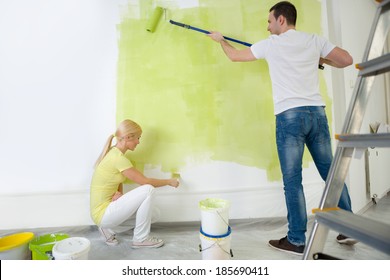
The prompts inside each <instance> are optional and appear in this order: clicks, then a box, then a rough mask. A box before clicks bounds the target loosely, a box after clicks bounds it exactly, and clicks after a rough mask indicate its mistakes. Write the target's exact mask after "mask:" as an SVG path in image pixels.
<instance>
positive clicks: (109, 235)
mask: <svg viewBox="0 0 390 280" xmlns="http://www.w3.org/2000/svg"><path fill="white" fill-rule="evenodd" d="M99 232H100V234H101V235H102V237H103V239H104V241H105V242H106V244H107V245H108V246H116V245H118V244H119V242H118V239H116V237H115V233H114V232H113V231H112V230H110V229H108V228H101V227H99Z"/></svg>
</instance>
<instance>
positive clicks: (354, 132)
mask: <svg viewBox="0 0 390 280" xmlns="http://www.w3.org/2000/svg"><path fill="white" fill-rule="evenodd" d="M377 2H378V7H377V12H376V14H375V17H374V22H373V24H372V27H371V31H370V34H369V38H368V43H367V46H366V49H365V53H364V55H363V62H362V63H360V64H357V65H356V68H357V69H359V74H358V77H357V80H356V84H355V88H354V91H353V94H352V98H351V102H350V104H349V108H348V111H347V114H346V116H345V121H344V125H343V128H342V132H341V134H340V135H339V136H338V137H337V140H338V144H337V148H336V152H335V156H334V158H333V162H332V164H331V167H330V170H329V174H328V177H327V180H326V183H325V189H324V193H323V195H322V198H321V201H320V205H319V208H318V211H316V213H315V219H314V225H313V228H312V231H311V234H310V236H309V239H308V242H307V246H306V248H305V251H304V254H303V259H305V260H307V259H317V258H318V256H321V255H322V253H321V252H322V251H323V249H324V245H325V242H326V239H327V236H328V232H329V230H330V229H332V230H334V231H337V232H339V233H341V234H344V235H346V236H349V237H352V238H354V239H357V240H358V241H361V242H363V243H365V244H367V245H369V246H371V247H372V248H375V249H377V250H379V251H382V252H385V253H387V254H390V225H388V224H384V223H381V222H378V221H374V220H371V219H368V218H364V217H362V216H359V215H355V214H353V213H351V212H347V211H344V210H341V209H338V208H337V205H338V201H339V199H340V196H341V192H342V188H343V186H344V181H345V178H346V176H347V173H348V170H349V165H350V162H351V158H352V155H353V153H354V151H355V149H356V148H368V147H390V133H383V134H358V133H359V132H360V128H361V125H362V122H363V116H364V112H365V107H366V104H367V102H368V98H369V96H370V94H371V89H372V86H373V83H374V80H375V76H376V75H380V74H383V73H386V72H388V71H390V53H387V54H383V49H384V44H385V41H386V39H387V36H388V33H389V29H390V0H384V1H377Z"/></svg>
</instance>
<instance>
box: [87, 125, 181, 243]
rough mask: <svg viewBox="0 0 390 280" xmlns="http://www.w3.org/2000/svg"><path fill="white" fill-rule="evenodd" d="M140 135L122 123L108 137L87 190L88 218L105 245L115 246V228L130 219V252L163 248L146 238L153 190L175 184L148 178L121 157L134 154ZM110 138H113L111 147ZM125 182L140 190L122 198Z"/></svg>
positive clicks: (139, 132) (157, 241)
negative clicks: (133, 221) (88, 198)
mask: <svg viewBox="0 0 390 280" xmlns="http://www.w3.org/2000/svg"><path fill="white" fill-rule="evenodd" d="M141 134H142V130H141V127H140V126H139V125H138V124H137V123H135V122H133V121H131V120H124V121H123V122H121V123H120V124H119V126H118V128H117V130H116V132H115V134H114V135H110V137H109V138H108V140H107V143H106V145H105V147H104V149H103V152H102V154H101V155H100V157H99V159H98V160H97V162H96V166H95V173H94V175H93V178H92V183H91V190H90V192H91V193H90V199H91V201H90V207H91V217H92V219H93V221H94V222H95V223H96V225H98V227H99V231H100V233H101V234H102V235H103V237H104V238H105V241H106V244H107V245H117V244H118V240H117V239H116V237H115V231H114V230H113V229H114V228H115V227H118V226H120V225H124V224H126V222H129V221H130V220H134V219H135V225H134V236H133V244H132V247H133V248H156V247H161V246H162V245H163V244H164V241H163V240H161V239H157V238H154V237H150V236H149V234H150V226H151V219H152V209H153V207H152V206H153V198H154V193H155V188H158V187H162V186H167V185H170V186H172V187H175V188H176V187H178V186H179V181H178V180H177V179H154V178H148V177H145V176H144V175H143V174H142V173H141V172H139V171H138V170H137V169H135V168H134V167H133V165H132V163H131V162H130V160H129V159H128V158H127V157H126V156H125V153H126V152H127V151H128V150H130V151H134V150H135V148H136V147H137V145H138V144H139V143H140V141H139V140H140V138H141ZM113 138H116V145H114V146H112V140H113ZM126 179H130V180H131V181H133V182H135V183H137V184H139V185H140V186H139V187H137V188H135V189H134V190H132V191H129V192H127V193H125V194H124V193H123V185H122V183H123V182H124V181H125V180H126Z"/></svg>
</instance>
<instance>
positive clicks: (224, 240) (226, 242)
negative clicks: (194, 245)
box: [199, 227, 233, 260]
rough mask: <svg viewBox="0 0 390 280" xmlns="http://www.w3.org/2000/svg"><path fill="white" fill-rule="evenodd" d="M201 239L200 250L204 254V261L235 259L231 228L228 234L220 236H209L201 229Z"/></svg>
mask: <svg viewBox="0 0 390 280" xmlns="http://www.w3.org/2000/svg"><path fill="white" fill-rule="evenodd" d="M199 237H200V241H201V245H199V250H200V251H201V252H202V259H203V260H229V259H230V257H233V253H232V250H231V249H230V242H231V229H230V227H229V228H228V232H227V233H226V234H224V235H220V236H214V235H209V234H207V233H205V232H203V231H202V228H201V229H200V234H199Z"/></svg>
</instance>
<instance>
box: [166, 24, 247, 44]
mask: <svg viewBox="0 0 390 280" xmlns="http://www.w3.org/2000/svg"><path fill="white" fill-rule="evenodd" d="M169 22H170V23H172V24H174V25H177V26H180V27H183V28H187V29H192V30H195V31H198V32H202V33H205V34H210V31H207V30H204V29H200V28H197V27H193V26H191V25H188V24H184V23H181V22H177V21H173V20H170V21H169ZM223 38H225V39H226V40H229V41H232V42H235V43H238V44H241V45H244V46H247V47H250V46H252V44H249V43H247V42H243V41H240V40H237V39H234V38H230V37H226V36H223Z"/></svg>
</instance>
